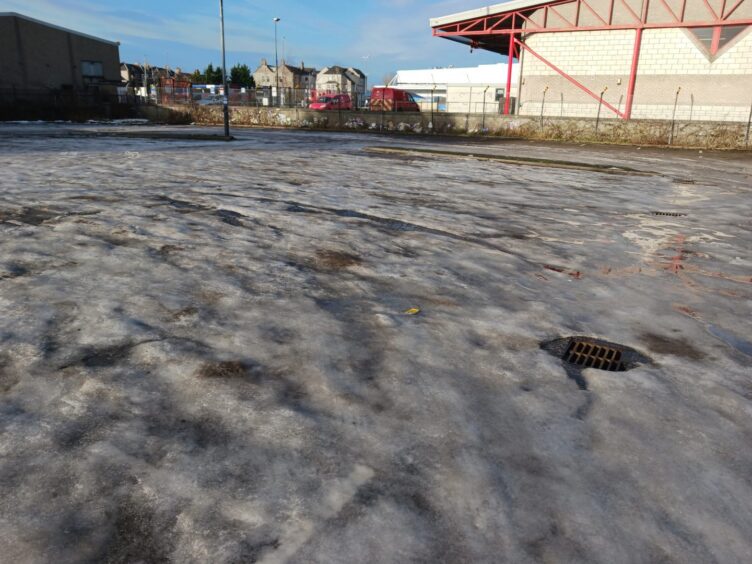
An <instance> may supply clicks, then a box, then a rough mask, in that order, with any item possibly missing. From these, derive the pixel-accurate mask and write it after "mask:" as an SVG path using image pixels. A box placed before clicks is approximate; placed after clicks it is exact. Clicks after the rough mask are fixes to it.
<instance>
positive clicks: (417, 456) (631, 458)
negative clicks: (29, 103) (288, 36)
mask: <svg viewBox="0 0 752 564" xmlns="http://www.w3.org/2000/svg"><path fill="white" fill-rule="evenodd" d="M133 131H135V132H136V134H138V131H157V132H159V131H162V130H151V129H149V128H144V127H142V128H127V127H112V128H107V127H104V126H88V127H83V126H64V125H58V126H47V125H33V124H32V125H23V126H22V125H6V126H1V127H0V167H1V168H0V169H1V170H2V176H0V428H1V429H2V434H1V435H0V453H1V456H0V549H1V551H2V552H1V553H0V554H2V557H1V559H2V560H3V561H7V562H14V563H25V562H29V563H32V562H58V563H62V562H100V561H103V562H169V561H174V562H301V563H304V562H305V563H308V562H321V563H331V562H343V563H350V562H431V563H433V562H514V563H519V562H609V563H620V562H624V563H627V562H683V563H686V562H703V563H705V562H724V563H725V562H728V563H732V562H745V561H749V560H750V558H751V557H752V556H751V555H752V535H750V531H752V479H751V476H752V448H750V445H752V367H751V363H752V344H750V340H751V339H752V337H750V335H752V330H751V329H752V322H751V321H750V320H751V319H752V307H751V306H752V258H750V254H749V253H750V249H752V220H751V219H750V218H751V217H752V214H751V213H750V202H751V200H750V196H751V195H752V176H751V175H752V159H750V158H749V155H746V156H745V155H741V154H733V153H729V154H720V153H705V154H701V153H699V152H697V151H665V150H647V149H641V150H637V149H634V148H613V147H612V148H604V147H595V146H592V147H585V146H583V147H578V146H566V145H545V144H534V143H526V142H512V141H508V142H501V143H488V142H485V143H483V142H481V141H472V140H464V141H447V140H432V139H426V138H418V137H380V136H369V135H356V134H331V133H316V132H290V131H263V130H247V131H242V132H240V133H236V135H237V140H236V141H234V142H232V143H217V142H209V141H201V140H179V139H166V140H165V139H159V138H156V137H155V138H149V139H138V138H130V137H129V138H123V137H109V136H107V134H108V132H114V133H118V134H119V133H123V132H133ZM171 131H172V130H171ZM174 131H175V132H177V133H180V132H184V131H187V132H190V131H191V130H183V129H175V130H174ZM452 153H462V154H464V155H466V156H462V155H456V154H452ZM467 155H472V156H467ZM492 157H503V159H501V160H499V159H498V158H496V159H494V158H492ZM515 158H518V159H520V160H518V161H515ZM525 159H528V160H525ZM531 159H544V160H540V161H533V160H531ZM546 159H548V160H546ZM562 161H563V162H562ZM566 162H570V163H571V164H572V166H567V165H566ZM611 167H617V168H611ZM575 335H581V336H587V337H589V338H593V339H603V340H606V341H609V342H613V343H618V344H620V345H623V346H624V347H629V349H630V350H634V351H637V352H639V354H640V355H641V356H640V358H641V359H644V361H643V362H639V363H635V365H634V366H630V367H629V368H630V370H628V371H620V372H609V371H604V370H595V369H593V368H588V367H580V368H578V369H577V376H576V377H575V378H573V377H572V371H571V370H569V369H568V367H567V366H565V363H564V362H563V361H562V359H561V358H560V357H558V356H557V355H556V354H551V353H550V351H548V350H546V347H545V345H544V344H545V343H548V342H552V341H555V340H556V339H562V338H567V337H569V336H575ZM578 378H579V379H581V380H578Z"/></svg>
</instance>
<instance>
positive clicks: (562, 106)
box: [559, 92, 564, 117]
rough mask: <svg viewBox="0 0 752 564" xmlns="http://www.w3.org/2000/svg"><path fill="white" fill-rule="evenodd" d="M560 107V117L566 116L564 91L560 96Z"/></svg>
mask: <svg viewBox="0 0 752 564" xmlns="http://www.w3.org/2000/svg"><path fill="white" fill-rule="evenodd" d="M559 98H560V102H559V103H560V105H561V107H560V109H559V117H564V92H561V94H560V96H559Z"/></svg>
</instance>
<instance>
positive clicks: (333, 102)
mask: <svg viewBox="0 0 752 564" xmlns="http://www.w3.org/2000/svg"><path fill="white" fill-rule="evenodd" d="M309 108H310V109H312V110H352V108H353V106H352V99H351V98H350V96H349V95H348V94H332V95H324V96H319V98H318V100H316V101H315V102H314V103H313V104H311V105H310V106H309Z"/></svg>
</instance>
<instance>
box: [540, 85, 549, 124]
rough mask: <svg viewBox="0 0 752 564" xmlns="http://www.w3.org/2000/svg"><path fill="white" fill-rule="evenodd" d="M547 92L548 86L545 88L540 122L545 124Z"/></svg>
mask: <svg viewBox="0 0 752 564" xmlns="http://www.w3.org/2000/svg"><path fill="white" fill-rule="evenodd" d="M546 92H548V86H546V87H545V88H544V89H543V101H541V115H540V122H541V125H543V109H544V108H545V107H546Z"/></svg>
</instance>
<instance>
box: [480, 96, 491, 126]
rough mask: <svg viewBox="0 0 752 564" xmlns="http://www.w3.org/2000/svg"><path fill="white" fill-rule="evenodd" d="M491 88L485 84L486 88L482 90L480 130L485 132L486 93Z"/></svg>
mask: <svg viewBox="0 0 752 564" xmlns="http://www.w3.org/2000/svg"><path fill="white" fill-rule="evenodd" d="M489 88H491V87H490V86H486V89H485V90H484V91H483V122H482V124H481V126H480V129H481V132H482V133H484V134H485V132H486V94H487V93H488V89H489Z"/></svg>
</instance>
